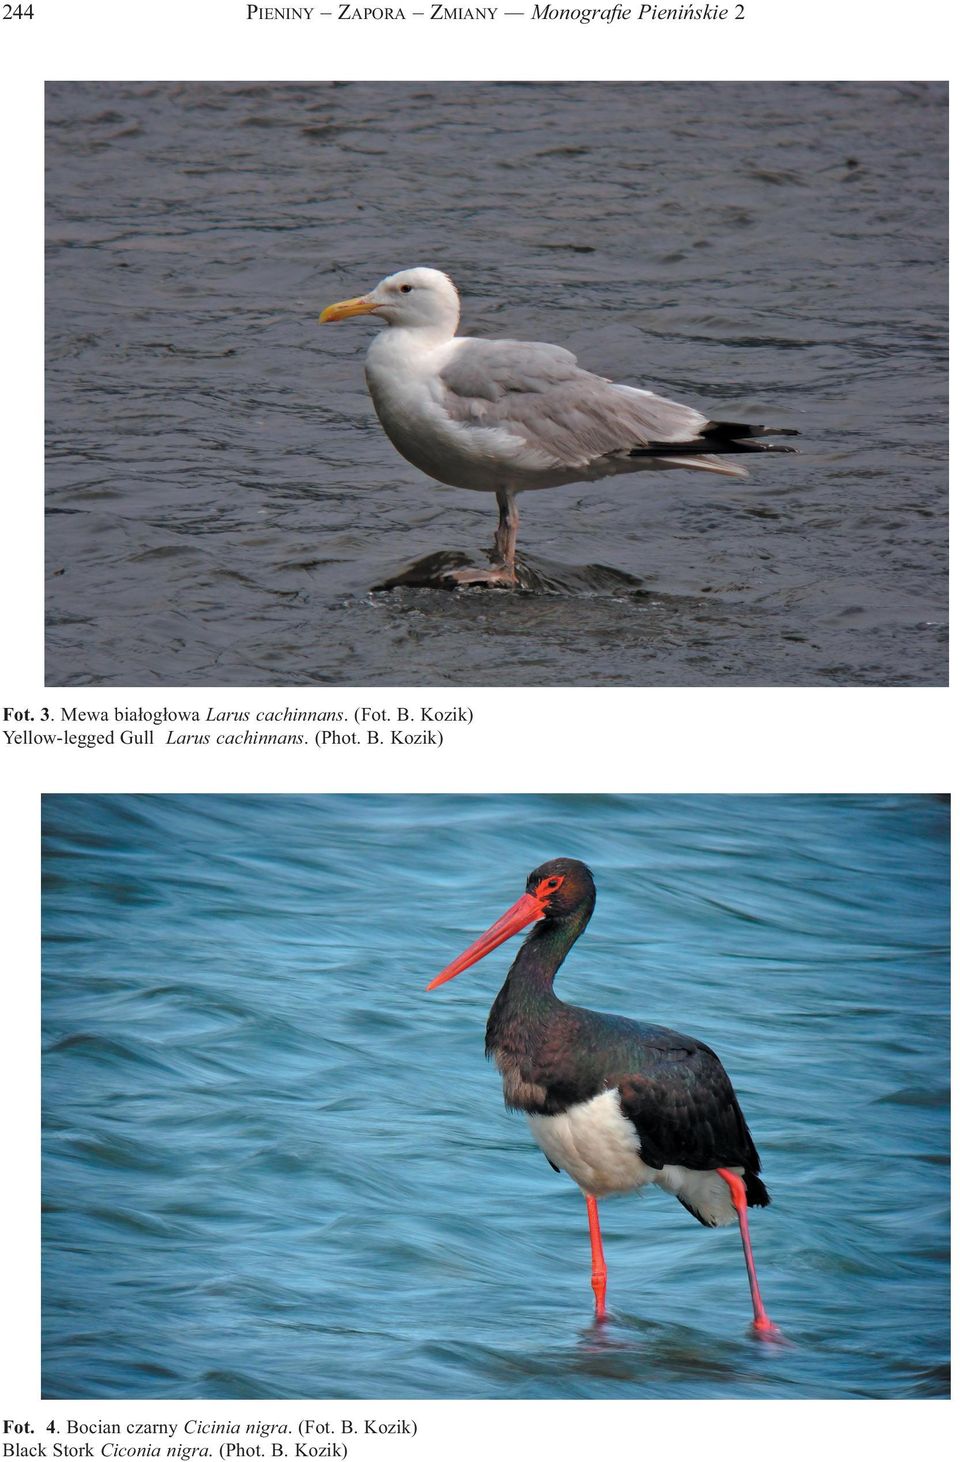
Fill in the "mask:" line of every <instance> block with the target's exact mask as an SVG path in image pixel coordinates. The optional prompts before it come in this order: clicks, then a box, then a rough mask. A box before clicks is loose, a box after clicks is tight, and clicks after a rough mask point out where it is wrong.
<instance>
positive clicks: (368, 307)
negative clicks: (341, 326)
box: [317, 294, 377, 325]
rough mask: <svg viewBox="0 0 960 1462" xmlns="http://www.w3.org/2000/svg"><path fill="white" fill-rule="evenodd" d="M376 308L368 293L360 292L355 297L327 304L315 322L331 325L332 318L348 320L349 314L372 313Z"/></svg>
mask: <svg viewBox="0 0 960 1462" xmlns="http://www.w3.org/2000/svg"><path fill="white" fill-rule="evenodd" d="M376 308H377V307H376V305H375V304H374V303H373V301H372V300H371V298H370V296H369V295H368V294H361V295H358V296H357V298H356V299H352V300H340V302H339V304H336V305H327V308H326V309H325V310H324V312H323V314H322V315H321V316H320V318H319V320H318V321H317V323H318V324H319V325H332V324H333V322H334V320H349V319H350V316H351V315H372V314H373V312H374V310H375V309H376Z"/></svg>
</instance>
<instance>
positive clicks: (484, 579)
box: [443, 563, 519, 589]
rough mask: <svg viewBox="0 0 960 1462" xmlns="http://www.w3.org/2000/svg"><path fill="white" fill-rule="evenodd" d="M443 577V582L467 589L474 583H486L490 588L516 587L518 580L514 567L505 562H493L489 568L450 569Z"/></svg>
mask: <svg viewBox="0 0 960 1462" xmlns="http://www.w3.org/2000/svg"><path fill="white" fill-rule="evenodd" d="M443 578H444V582H445V583H447V584H452V585H455V586H456V588H458V589H468V588H470V586H471V585H476V584H486V585H487V586H488V587H489V588H491V589H516V587H517V585H518V582H519V581H518V579H517V572H516V569H515V568H514V567H513V565H512V564H505V563H499V564H494V565H493V566H492V567H491V568H489V569H481V568H468V569H450V570H449V571H448V572H447V573H445V574H444V576H443Z"/></svg>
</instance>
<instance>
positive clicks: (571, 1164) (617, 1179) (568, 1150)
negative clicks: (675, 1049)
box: [527, 1090, 743, 1225]
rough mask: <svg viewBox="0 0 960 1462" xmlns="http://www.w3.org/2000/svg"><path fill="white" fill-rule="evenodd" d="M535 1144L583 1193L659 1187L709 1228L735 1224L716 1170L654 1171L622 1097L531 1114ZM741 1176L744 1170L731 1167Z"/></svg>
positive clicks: (672, 1167) (607, 1095) (610, 1094)
mask: <svg viewBox="0 0 960 1462" xmlns="http://www.w3.org/2000/svg"><path fill="white" fill-rule="evenodd" d="M527 1120H528V1122H529V1123H530V1130H531V1132H532V1133H533V1137H534V1141H535V1142H536V1143H537V1145H538V1147H540V1148H541V1149H542V1151H543V1152H544V1153H545V1154H546V1156H547V1157H548V1158H549V1159H550V1161H551V1162H552V1163H554V1164H555V1165H556V1166H557V1167H558V1168H561V1169H562V1170H563V1171H564V1172H565V1173H569V1175H570V1177H571V1178H572V1179H573V1181H574V1182H575V1183H577V1184H578V1185H579V1187H580V1188H582V1189H583V1191H584V1193H592V1194H593V1196H594V1197H595V1198H606V1197H608V1196H609V1195H610V1194H611V1193H629V1192H631V1191H632V1190H633V1189H635V1188H642V1187H644V1186H645V1185H646V1184H647V1183H656V1184H657V1186H658V1187H660V1188H664V1189H665V1190H666V1191H667V1192H668V1193H674V1194H676V1196H677V1197H678V1198H682V1199H683V1201H684V1202H685V1203H687V1204H689V1205H690V1207H691V1208H693V1209H694V1210H695V1211H696V1212H697V1213H698V1214H699V1215H700V1216H701V1217H702V1218H703V1219H704V1220H705V1222H706V1223H709V1224H712V1225H716V1224H724V1223H733V1222H734V1220H735V1219H736V1216H737V1215H736V1211H735V1209H734V1207H733V1204H732V1202H731V1201H730V1190H729V1188H728V1187H727V1185H726V1183H725V1182H724V1180H723V1179H722V1178H721V1177H718V1175H717V1173H716V1172H715V1171H707V1172H698V1171H695V1170H694V1169H693V1168H685V1167H681V1166H679V1165H678V1164H673V1163H669V1164H667V1165H666V1166H665V1167H663V1168H651V1167H648V1166H647V1164H646V1163H645V1162H644V1161H643V1158H642V1157H641V1156H640V1144H641V1139H640V1137H639V1136H638V1134H637V1129H636V1127H634V1125H633V1123H632V1122H631V1121H630V1119H629V1118H628V1117H625V1116H624V1114H623V1110H622V1108H621V1106H620V1093H619V1092H618V1091H616V1090H610V1091H602V1092H600V1094H599V1096H595V1097H591V1099H590V1100H589V1101H587V1102H578V1103H577V1104H576V1105H575V1106H572V1107H569V1108H568V1109H567V1111H565V1112H563V1113H561V1114H559V1115H558V1116H555V1117H543V1116H539V1115H537V1114H536V1113H528V1114H527ZM730 1171H731V1172H734V1173H737V1174H741V1175H742V1173H743V1169H742V1168H731V1169H730Z"/></svg>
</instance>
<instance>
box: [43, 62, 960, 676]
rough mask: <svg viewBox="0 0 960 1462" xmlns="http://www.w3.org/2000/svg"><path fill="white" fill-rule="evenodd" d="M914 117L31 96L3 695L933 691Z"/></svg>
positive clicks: (51, 92) (937, 339)
mask: <svg viewBox="0 0 960 1462" xmlns="http://www.w3.org/2000/svg"><path fill="white" fill-rule="evenodd" d="M947 102H948V97H947V89H946V87H945V86H944V85H942V84H939V83H933V82H923V81H920V82H917V81H896V82H882V83H876V82H868V83H863V82H849V83H843V82H800V83H793V82H782V81H769V82H758V81H748V82H723V83H721V82H696V83H692V82H583V81H556V82H449V81H426V82H425V81H403V82H381V81H376V82H371V81H358V82H352V81H351V82H289V81H268V82H264V81H258V82H243V81H236V82H222V81H201V82H195V81H137V80H132V81H131V80H128V81H122V80H121V81H116V80H115V81H105V82H86V81H84V82H51V83H49V85H48V87H47V105H46V154H45V156H46V161H47V167H46V172H45V179H46V203H47V207H46V244H47V248H46V270H47V273H46V299H47V305H48V308H47V315H46V322H47V328H46V335H45V350H46V402H47V411H46V422H47V428H46V474H45V506H46V525H45V536H44V547H45V558H46V644H45V648H46V663H45V677H46V683H47V684H48V685H49V686H101V687H109V686H112V687H127V686H155V687H160V686H206V687H212V686H232V687H238V686H243V687H248V686H249V687H255V686H284V687H290V686H304V687H314V686H417V687H432V688H433V687H473V686H480V687H482V686H490V687H496V688H502V687H509V686H521V687H528V686H545V687H553V686H567V685H576V686H644V687H648V686H649V687H654V686H665V687H680V686H682V687H695V686H756V687H761V686H763V687H766V686H861V685H863V686H866V685H882V686H893V685H897V686H929V685H942V684H945V683H946V677H947V648H948V613H947V610H948V603H947V582H948V576H947V567H948V546H949V545H948V534H947V507H948V491H947V490H948V473H947V416H948V412H947V407H948V399H947V381H948V374H947V365H948V338H947V320H948V308H947V306H948V299H947V262H948V228H947V222H948V220H947V196H948V190H947V119H948V106H947ZM426 266H429V269H428V268H427V267H426ZM397 271H401V274H400V275H397ZM408 273H409V278H408V277H405V276H406V275H407V274H408ZM377 280H383V281H384V282H383V283H382V284H379V285H378V284H377ZM406 285H409V286H410V288H409V289H407V288H406ZM365 291H369V293H364V292H365ZM357 297H360V298H359V301H358V299H357ZM337 300H339V301H342V303H341V304H339V305H334V304H333V303H332V302H333V301H337ZM324 306H326V307H327V308H326V309H324ZM321 311H322V312H323V319H324V321H325V323H324V325H323V326H322V327H318V324H317V317H318V315H320V314H321ZM338 319H339V320H342V321H343V325H342V328H337V329H334V328H328V326H329V324H330V323H331V322H333V321H335V320H338ZM371 342H373V348H372V350H371V351H370V354H369V356H368V358H367V368H368V380H369V389H368V385H367V383H365V381H364V374H363V370H362V363H363V357H364V354H365V352H366V350H367V347H368V346H370V345H371ZM539 342H544V343H539ZM371 396H372V398H373V400H372V401H371ZM378 418H379V419H378ZM775 428H783V429H784V431H783V434H782V435H781V434H780V433H779V432H777V431H775V430H774V429H775ZM791 433H796V434H791ZM760 452H766V453H768V454H769V453H770V452H773V453H775V454H776V455H773V456H770V455H767V456H765V457H761V456H759V455H758V453H760ZM788 452H790V453H792V455H784V454H785V453H788ZM744 469H746V470H744ZM544 488H549V489H551V490H550V491H541V489H544ZM518 508H519V511H520V513H521V514H522V519H523V521H522V523H521V524H520V525H519V528H518V521H517V517H518ZM498 524H499V526H498ZM495 528H496V538H495V540H494V546H493V551H492V553H489V552H488V549H489V545H490V541H491V538H492V537H493V534H494V529H495Z"/></svg>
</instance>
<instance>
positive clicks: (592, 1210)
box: [584, 1193, 607, 1320]
mask: <svg viewBox="0 0 960 1462" xmlns="http://www.w3.org/2000/svg"><path fill="white" fill-rule="evenodd" d="M584 1197H585V1198H586V1200H587V1222H588V1223H589V1225H590V1259H591V1271H590V1283H591V1285H592V1286H593V1295H594V1299H595V1300H596V1302H597V1319H598V1320H603V1319H604V1318H605V1317H606V1313H607V1309H606V1299H607V1263H606V1260H605V1259H604V1257H603V1244H602V1242H601V1239H600V1215H599V1213H598V1212H597V1200H596V1198H594V1196H593V1194H592V1193H585V1194H584Z"/></svg>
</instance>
